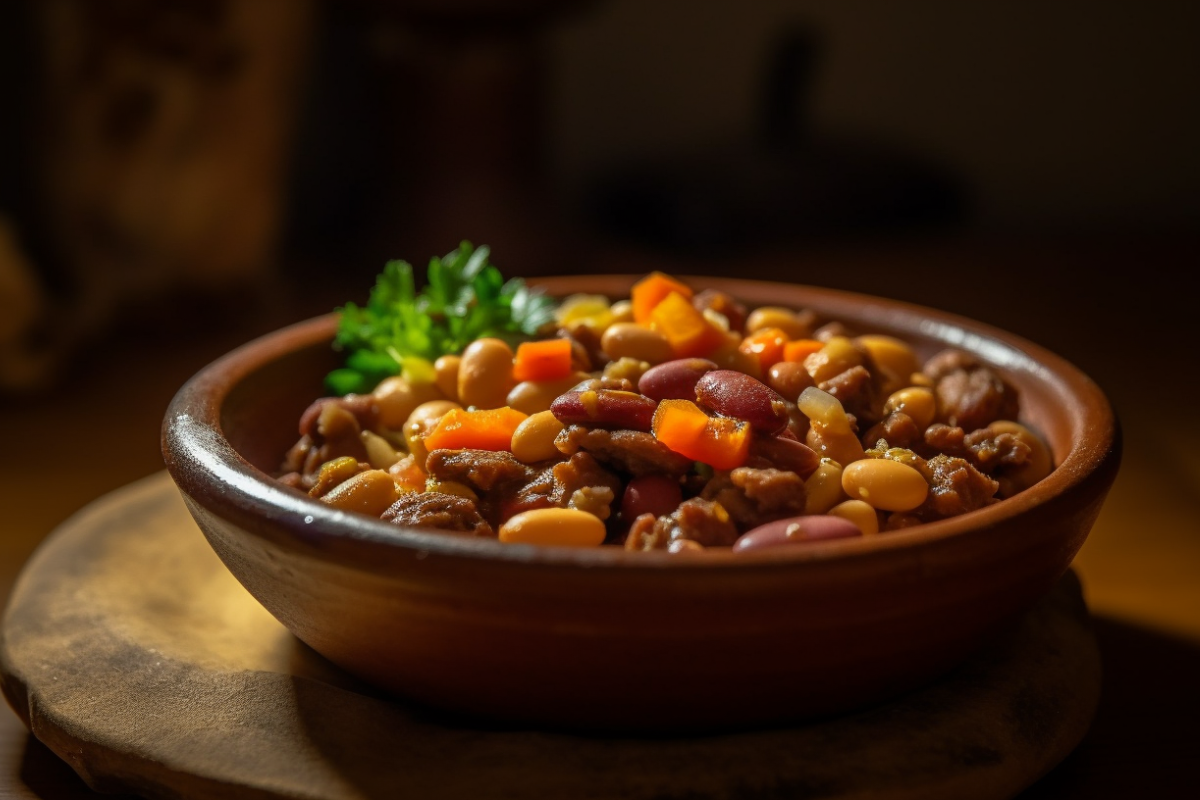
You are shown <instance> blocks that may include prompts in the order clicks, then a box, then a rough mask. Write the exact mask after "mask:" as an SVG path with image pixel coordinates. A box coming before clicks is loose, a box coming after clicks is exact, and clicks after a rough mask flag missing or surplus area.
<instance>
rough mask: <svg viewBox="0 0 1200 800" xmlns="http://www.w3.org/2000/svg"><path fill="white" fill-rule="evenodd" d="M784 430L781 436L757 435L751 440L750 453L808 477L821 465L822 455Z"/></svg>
mask: <svg viewBox="0 0 1200 800" xmlns="http://www.w3.org/2000/svg"><path fill="white" fill-rule="evenodd" d="M787 433H788V432H787V431H786V430H784V431H783V432H782V433H781V434H780V435H779V436H755V437H754V438H753V439H751V440H750V455H752V456H759V457H760V458H765V459H766V460H767V461H770V462H771V463H772V464H774V465H775V467H776V468H777V469H788V470H791V471H792V472H794V473H796V474H797V475H799V476H800V477H801V478H807V477H808V476H809V475H812V474H813V473H814V472H815V471H816V469H817V467H819V466H820V465H821V456H820V455H819V454H818V453H817V451H816V450H813V449H812V448H811V447H809V446H808V445H806V444H804V443H803V442H801V441H798V440H796V439H795V438H789V435H784V434H787Z"/></svg>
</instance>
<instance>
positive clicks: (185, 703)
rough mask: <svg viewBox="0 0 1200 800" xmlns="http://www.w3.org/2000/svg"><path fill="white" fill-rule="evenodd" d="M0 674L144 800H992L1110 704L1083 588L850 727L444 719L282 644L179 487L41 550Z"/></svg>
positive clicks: (38, 716)
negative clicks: (583, 731)
mask: <svg viewBox="0 0 1200 800" xmlns="http://www.w3.org/2000/svg"><path fill="white" fill-rule="evenodd" d="M0 672H2V673H3V688H4V692H5V695H6V696H7V698H8V701H9V703H10V704H11V705H12V706H13V708H14V709H16V711H17V713H18V714H19V715H21V717H22V718H23V719H24V720H25V723H26V724H27V725H28V726H29V727H30V730H31V731H32V732H33V733H34V735H35V736H36V737H37V738H38V739H40V740H41V741H43V742H44V743H46V744H47V745H48V746H49V747H50V748H51V749H52V750H54V752H56V753H57V754H58V755H59V756H60V757H62V758H63V759H65V760H66V761H67V762H68V763H70V765H71V766H72V767H73V768H74V769H75V770H76V771H77V772H78V773H79V774H80V775H81V776H82V777H83V778H84V780H86V781H87V782H88V784H89V785H91V786H92V787H93V788H96V789H99V790H102V791H122V792H133V793H137V794H142V795H144V796H147V797H152V798H177V797H186V798H277V797H278V798H330V799H331V800H342V799H343V798H345V799H346V800H350V799H351V798H354V799H355V800H359V799H361V798H421V799H422V800H437V799H438V798H467V797H469V798H474V799H475V800H487V799H489V798H557V797H570V798H577V799H579V800H591V799H593V798H595V799H597V800H598V799H599V798H627V799H632V800H649V799H650V798H656V799H657V800H667V799H668V798H678V799H680V800H682V799H683V798H686V799H687V800H702V799H707V798H713V799H717V798H730V799H731V800H732V799H733V798H738V799H739V800H740V799H741V798H762V799H765V798H839V799H842V798H873V799H874V800H893V799H898V798H923V799H924V800H936V799H937V798H962V797H972V798H979V799H980V800H988V798H1005V797H1012V796H1013V795H1015V794H1017V793H1018V792H1020V791H1021V790H1022V789H1023V788H1025V787H1027V786H1029V785H1030V784H1032V783H1033V782H1034V781H1036V780H1037V779H1038V778H1039V777H1041V776H1042V775H1043V774H1045V773H1046V772H1047V771H1048V770H1049V769H1050V768H1052V767H1053V766H1054V765H1055V764H1057V763H1058V762H1059V761H1060V760H1061V759H1062V758H1063V757H1064V756H1065V755H1066V754H1067V753H1069V752H1070V751H1071V749H1072V748H1073V747H1075V745H1076V744H1078V743H1079V741H1080V739H1082V737H1083V735H1084V733H1085V732H1086V730H1087V727H1088V724H1089V723H1090V721H1091V719H1092V716H1093V714H1094V713H1095V708H1096V703H1097V701H1098V699H1099V692H1100V660H1099V653H1098V650H1097V648H1096V643H1095V639H1094V637H1093V635H1092V632H1091V629H1090V626H1089V621H1088V615H1087V610H1086V608H1085V606H1084V603H1083V600H1082V597H1081V593H1080V589H1079V584H1078V581H1077V580H1076V579H1075V577H1074V575H1073V574H1068V575H1067V577H1066V578H1064V579H1063V580H1062V581H1061V582H1060V583H1059V585H1058V586H1057V587H1056V588H1055V590H1054V591H1053V592H1052V593H1050V594H1049V595H1048V596H1047V597H1046V598H1044V599H1043V600H1042V601H1041V602H1040V603H1039V605H1038V606H1037V607H1035V608H1034V609H1033V610H1032V611H1031V612H1029V613H1028V614H1027V615H1025V617H1024V618H1023V619H1022V620H1021V622H1020V623H1019V625H1017V626H1016V627H1015V628H1014V629H1013V630H1012V631H1010V632H1009V633H1007V634H1005V635H1003V636H1001V637H998V638H997V640H996V641H995V642H994V643H993V644H992V645H990V646H989V648H988V649H987V651H986V652H982V653H979V654H978V655H977V656H975V657H974V658H972V660H971V661H969V662H968V663H967V664H964V665H963V666H962V667H960V668H959V669H957V670H956V671H955V672H953V673H952V674H950V675H948V676H945V677H944V678H943V679H942V680H940V681H939V682H937V683H936V684H934V685H931V686H928V687H926V688H924V689H921V690H919V691H916V692H912V693H910V694H907V695H905V696H903V697H901V698H898V699H896V700H894V701H892V702H890V703H887V704H885V705H881V706H877V707H874V708H871V709H867V710H864V711H861V712H858V713H855V714H850V715H846V716H842V717H838V718H835V719H829V720H824V721H819V722H811V723H805V724H800V725H795V726H789V727H783V728H776V729H770V730H759V731H750V732H742V733H732V734H722V735H708V736H697V737H692V738H641V739H638V738H611V737H606V738H601V737H584V736H577V735H567V734H561V733H555V732H548V731H539V730H528V729H509V728H504V727H501V726H495V725H480V724H478V723H473V722H471V721H469V720H462V719H451V718H447V717H445V716H443V715H440V714H438V713H437V712H434V711H430V710H428V709H423V708H417V707H413V706H410V705H407V704H405V703H403V702H400V701H397V700H394V699H387V698H384V697H381V696H379V695H378V694H377V693H375V692H373V691H372V690H370V689H369V688H367V687H365V686H362V685H360V684H358V683H357V682H356V681H355V680H354V679H353V678H350V677H349V676H347V675H346V674H345V673H343V672H341V671H340V670H338V669H337V668H336V667H334V666H333V665H332V664H330V663H329V662H328V661H326V660H324V659H323V658H322V657H321V656H319V655H317V654H316V653H315V652H313V651H312V650H311V649H309V648H308V647H306V646H305V645H304V644H302V643H300V642H299V641H298V640H297V639H295V638H294V637H293V636H292V635H291V634H290V633H288V632H287V631H286V630H285V629H284V628H283V626H282V625H280V624H279V623H278V622H277V621H276V620H275V619H274V618H273V617H271V616H270V615H269V614H268V613H267V612H266V611H265V610H263V609H262V607H261V606H259V605H258V603H257V602H256V601H255V600H254V599H253V598H251V597H250V595H249V594H247V593H246V591H245V590H244V589H243V588H242V587H241V585H240V584H238V583H237V582H236V580H235V579H234V578H233V577H232V576H231V575H230V574H229V573H228V572H227V571H226V569H225V567H224V565H222V564H221V562H220V561H219V560H218V559H217V557H216V556H215V555H214V554H213V552H212V551H211V550H210V549H209V547H208V544H207V543H206V542H205V540H204V538H203V536H202V535H201V533H200V532H199V530H198V529H197V528H196V527H195V525H194V524H193V523H192V520H191V517H190V516H189V515H188V513H187V511H186V509H185V508H184V506H183V502H182V501H181V500H180V498H179V495H178V493H177V492H176V490H175V487H174V485H173V484H172V483H171V481H170V480H169V478H168V477H167V476H166V474H165V473H162V474H159V475H155V476H152V477H150V478H147V479H145V480H143V481H139V482H138V483H135V484H132V485H130V486H128V487H126V488H124V489H121V490H120V491H117V492H114V493H113V494H110V495H107V496H105V497H103V498H101V499H99V500H98V501H96V502H95V503H93V504H92V505H90V506H89V507H87V508H86V509H84V510H83V511H81V512H80V513H79V514H77V515H76V516H74V517H73V518H71V519H70V520H68V521H67V522H66V523H64V524H63V525H62V526H61V527H60V528H59V529H58V530H57V531H56V532H55V533H54V534H53V535H52V536H51V537H50V538H49V539H48V540H47V541H46V542H45V544H43V546H42V547H41V549H40V550H39V551H38V552H37V554H36V555H35V556H34V558H33V559H32V560H31V561H30V563H29V564H28V565H27V566H26V568H25V570H24V572H23V573H22V576H21V578H20V580H19V582H18V584H17V586H16V588H15V590H14V592H13V596H12V598H11V602H10V604H9V608H8V612H7V615H6V617H5V619H4V628H3V638H2V639H0ZM698 701H700V702H702V700H698Z"/></svg>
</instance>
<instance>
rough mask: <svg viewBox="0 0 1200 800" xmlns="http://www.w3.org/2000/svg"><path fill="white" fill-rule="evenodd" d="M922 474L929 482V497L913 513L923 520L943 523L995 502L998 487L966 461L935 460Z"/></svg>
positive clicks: (924, 467) (940, 456) (943, 458)
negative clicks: (941, 521)
mask: <svg viewBox="0 0 1200 800" xmlns="http://www.w3.org/2000/svg"><path fill="white" fill-rule="evenodd" d="M922 472H923V473H924V474H925V477H926V480H928V481H929V496H928V497H927V498H926V499H925V502H924V503H923V504H922V505H921V506H920V507H919V508H917V509H916V510H915V511H914V512H913V513H914V514H915V515H916V516H917V517H919V518H921V519H923V520H926V521H929V520H935V519H945V518H946V517H952V516H955V515H957V514H964V513H966V512H968V511H974V510H975V509H977V508H983V507H984V506H986V505H990V504H992V503H994V502H996V498H995V494H996V490H997V489H998V488H999V484H998V483H996V481H994V480H992V479H991V478H989V477H988V476H987V475H984V474H983V473H982V472H980V471H979V470H977V469H975V467H973V466H971V464H970V462H968V461H967V460H966V459H963V458H956V457H954V456H948V455H944V454H943V455H938V456H934V457H933V458H931V459H929V460H928V461H926V462H925V463H924V465H923V469H922Z"/></svg>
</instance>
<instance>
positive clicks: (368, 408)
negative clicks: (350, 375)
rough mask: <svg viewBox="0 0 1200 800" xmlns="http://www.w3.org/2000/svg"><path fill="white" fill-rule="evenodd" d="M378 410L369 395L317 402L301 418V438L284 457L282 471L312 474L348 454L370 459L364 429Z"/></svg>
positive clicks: (368, 426) (360, 459)
mask: <svg viewBox="0 0 1200 800" xmlns="http://www.w3.org/2000/svg"><path fill="white" fill-rule="evenodd" d="M376 413H377V410H376V408H375V406H374V404H373V403H372V402H370V398H369V396H367V395H348V396H347V397H344V398H341V397H326V398H322V399H321V400H318V401H316V402H315V403H313V404H312V405H310V406H309V407H308V410H307V411H305V412H304V416H303V417H302V418H301V420H300V434H301V435H300V439H299V441H297V442H296V444H294V445H292V447H291V449H290V450H288V452H287V455H285V456H284V459H283V464H282V465H281V466H280V470H279V471H280V472H284V473H286V472H299V473H300V474H301V475H306V476H307V475H312V474H313V473H315V472H316V471H317V470H318V469H320V468H321V465H322V464H324V463H325V462H326V461H332V460H333V459H335V458H342V457H345V456H349V457H350V458H353V459H354V460H355V461H366V460H367V448H366V447H365V446H364V445H363V442H362V432H363V431H364V430H367V429H369V428H370V427H371V425H372V424H374V421H375V416H376Z"/></svg>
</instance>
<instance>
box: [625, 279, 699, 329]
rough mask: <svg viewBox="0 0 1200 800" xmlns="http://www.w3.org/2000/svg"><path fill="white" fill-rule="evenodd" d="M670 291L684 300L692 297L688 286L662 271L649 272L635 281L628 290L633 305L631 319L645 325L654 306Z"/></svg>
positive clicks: (665, 297)
mask: <svg viewBox="0 0 1200 800" xmlns="http://www.w3.org/2000/svg"><path fill="white" fill-rule="evenodd" d="M672 292H674V293H676V294H678V295H680V296H682V297H683V298H684V299H686V300H691V299H692V290H691V288H690V287H689V286H687V285H686V284H683V283H680V282H679V281H677V280H675V279H674V278H672V277H671V276H670V275H667V274H666V273H664V272H651V273H650V274H649V275H647V276H646V277H644V278H642V279H641V280H640V281H638V282H637V283H635V284H634V285H633V288H632V289H631V290H630V292H629V300H630V303H631V304H632V305H633V321H634V322H637V323H640V324H642V325H645V324H646V323H647V322H649V321H650V314H651V312H653V311H654V309H655V307H656V306H657V305H658V304H659V303H661V302H662V301H663V300H665V299H667V296H668V295H670V294H671V293H672ZM689 305H690V303H689Z"/></svg>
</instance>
